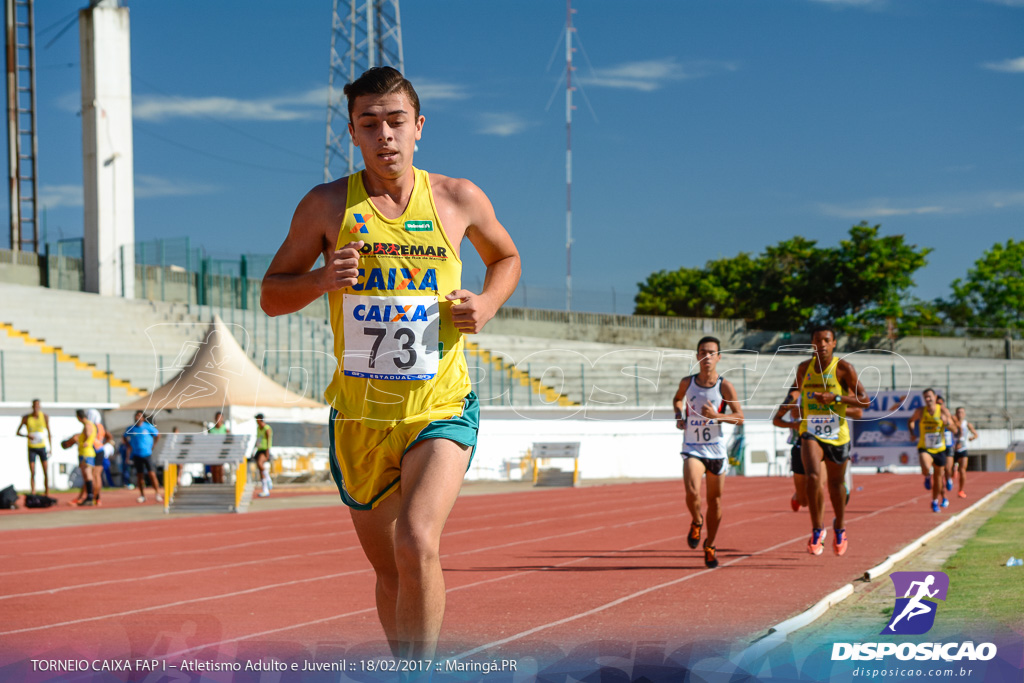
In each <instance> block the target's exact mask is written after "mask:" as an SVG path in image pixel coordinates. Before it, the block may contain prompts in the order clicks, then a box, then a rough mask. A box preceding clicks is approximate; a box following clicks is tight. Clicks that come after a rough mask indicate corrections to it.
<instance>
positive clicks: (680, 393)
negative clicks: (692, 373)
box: [672, 377, 690, 429]
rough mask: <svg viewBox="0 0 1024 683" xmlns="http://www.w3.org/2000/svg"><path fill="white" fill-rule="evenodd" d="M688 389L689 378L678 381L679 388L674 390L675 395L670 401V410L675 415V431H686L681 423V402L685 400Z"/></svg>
mask: <svg viewBox="0 0 1024 683" xmlns="http://www.w3.org/2000/svg"><path fill="white" fill-rule="evenodd" d="M689 388H690V378H689V377H684V378H682V379H681V380H679V388H678V389H676V395H675V397H674V398H673V399H672V409H673V410H674V411H675V415H676V429H686V424H684V422H683V400H684V399H685V398H686V390H687V389H689Z"/></svg>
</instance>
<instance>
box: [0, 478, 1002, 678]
mask: <svg viewBox="0 0 1024 683" xmlns="http://www.w3.org/2000/svg"><path fill="white" fill-rule="evenodd" d="M1015 476H1017V475H1012V474H997V473H977V474H973V476H972V477H971V494H972V497H971V498H968V499H966V500H963V499H959V498H955V497H954V498H952V499H951V503H950V507H949V508H948V509H947V510H946V511H944V512H943V513H941V514H935V513H932V512H931V510H930V508H929V501H930V493H929V492H927V491H925V490H924V489H923V488H922V486H921V477H919V476H897V475H870V476H858V477H856V480H855V484H856V486H857V489H856V491H855V492H854V494H853V497H852V499H851V501H850V506H849V508H848V510H847V529H848V533H849V537H850V549H849V551H848V553H847V554H846V555H845V556H844V557H841V558H840V557H835V556H833V555H832V552H831V546H830V543H829V545H827V546H826V551H825V554H824V555H822V556H819V557H813V556H810V555H808V554H807V552H806V550H805V546H806V542H807V538H808V536H809V529H810V522H809V515H808V513H807V512H806V510H801V511H800V512H799V513H793V512H792V511H791V510H790V509H789V497H790V494H791V492H792V483H791V482H790V480H789V479H786V478H781V477H780V478H750V479H746V478H742V477H730V478H729V479H728V480H727V483H726V487H725V499H724V510H725V517H724V520H723V525H722V528H721V529H720V531H719V537H718V542H717V545H718V549H719V559H720V561H721V563H722V566H721V567H720V568H718V569H715V570H708V569H706V568H705V567H704V564H703V554H702V553H701V552H700V551H699V550H690V549H689V548H687V547H686V544H685V541H684V534H685V532H686V530H687V528H688V522H689V517H688V514H687V513H686V510H685V504H684V502H683V489H682V482H681V481H676V482H656V483H642V484H623V485H616V486H600V487H589V488H581V489H555V490H536V491H529V492H524V493H511V494H495V495H485V496H467V497H463V498H461V499H460V500H459V502H458V503H457V504H456V506H455V509H454V511H453V513H452V515H451V518H450V519H449V522H448V526H447V528H446V530H445V534H444V538H443V542H442V564H443V566H444V570H445V581H446V585H447V589H448V596H447V599H448V605H447V612H446V618H445V624H444V629H443V631H442V643H441V648H440V650H441V652H442V653H445V654H448V655H453V654H465V653H469V652H471V653H474V654H476V653H478V652H479V653H481V656H486V655H487V654H488V653H497V652H499V651H519V652H523V651H527V650H529V649H530V648H539V649H544V648H546V647H549V646H551V645H555V646H557V647H559V648H563V649H567V648H570V647H572V646H573V645H574V644H579V643H588V642H593V641H596V640H599V639H624V640H627V641H630V642H638V641H667V642H686V641H688V640H697V639H700V640H707V639H709V638H725V639H734V638H739V637H744V636H749V635H751V634H755V633H761V632H764V631H765V629H767V628H768V627H769V626H771V625H773V624H775V623H777V622H779V621H782V620H784V619H786V618H788V617H790V616H793V615H794V614H796V613H798V612H800V611H802V610H804V609H806V608H807V607H809V606H810V605H812V604H814V603H815V602H817V601H818V600H819V599H821V598H822V597H823V596H825V595H826V594H828V593H830V592H832V591H833V590H835V589H836V588H838V587H840V586H842V585H843V584H845V583H848V582H850V581H852V580H854V579H856V578H857V577H859V576H860V575H861V574H862V573H863V571H864V570H865V569H867V568H869V567H872V566H874V565H876V564H878V563H880V562H881V561H882V560H884V559H885V557H886V556H888V555H889V554H891V553H893V552H895V551H896V550H898V549H900V548H902V547H903V546H905V545H906V544H907V543H909V542H911V541H912V540H913V539H915V538H917V537H918V536H920V535H922V534H923V533H925V532H927V531H928V530H929V529H932V528H933V527H935V526H937V525H938V524H940V523H941V522H942V521H944V520H945V519H946V518H948V517H949V515H951V514H954V513H956V512H958V511H960V510H962V509H963V508H965V507H967V505H968V504H970V503H973V502H974V501H976V500H978V499H979V498H981V497H982V496H984V495H985V494H987V493H988V492H989V491H992V490H994V489H995V488H997V487H998V486H1000V485H1001V484H1003V483H1004V482H1006V481H1008V480H1010V479H1011V478H1014V477H1015ZM826 514H827V515H828V517H827V519H828V518H830V517H831V515H830V514H829V511H828V510H826ZM0 548H3V552H2V555H0V559H2V560H3V561H2V563H0V614H2V615H3V617H4V618H3V619H2V620H0V643H2V645H0V666H4V665H9V664H11V663H12V662H23V661H24V660H26V659H28V658H59V659H69V658H76V657H82V658H88V659H92V658H97V657H106V658H151V657H163V656H167V657H168V658H169V660H173V659H177V660H181V659H186V658H202V659H206V660H224V659H232V658H239V657H251V656H257V657H258V656H270V655H273V656H277V657H281V658H300V657H317V658H323V657H328V658H329V657H331V656H332V654H331V653H344V652H349V653H352V652H359V653H364V654H367V655H380V654H385V653H386V646H385V644H384V642H383V639H384V634H383V631H382V630H381V628H380V626H379V624H378V621H377V616H376V612H375V609H374V603H373V593H374V578H373V573H372V571H371V570H370V567H369V564H368V563H367V561H366V560H365V558H364V557H363V555H362V552H361V550H360V548H359V544H358V542H357V540H356V537H355V533H354V531H353V528H352V524H351V522H350V520H349V517H348V514H347V511H346V510H345V508H344V507H343V506H341V504H340V503H339V505H338V506H337V507H327V508H323V507H321V508H307V509H297V510H286V511H275V512H253V513H249V514H245V515H219V516H210V517H189V518H181V519H174V520H161V521H153V522H140V523H131V524H107V525H93V526H79V527H73V528H72V527H62V528H55V529H36V530H27V531H8V532H0Z"/></svg>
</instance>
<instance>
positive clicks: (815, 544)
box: [807, 529, 828, 555]
mask: <svg viewBox="0 0 1024 683" xmlns="http://www.w3.org/2000/svg"><path fill="white" fill-rule="evenodd" d="M826 536H828V532H827V531H826V530H825V529H814V530H813V531H811V540H809V541H807V552H809V553H810V554H811V555H821V553H823V552H824V551H825V537H826Z"/></svg>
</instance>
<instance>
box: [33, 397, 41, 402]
mask: <svg viewBox="0 0 1024 683" xmlns="http://www.w3.org/2000/svg"><path fill="white" fill-rule="evenodd" d="M32 402H33V403H42V401H40V400H39V399H38V398H34V399H32Z"/></svg>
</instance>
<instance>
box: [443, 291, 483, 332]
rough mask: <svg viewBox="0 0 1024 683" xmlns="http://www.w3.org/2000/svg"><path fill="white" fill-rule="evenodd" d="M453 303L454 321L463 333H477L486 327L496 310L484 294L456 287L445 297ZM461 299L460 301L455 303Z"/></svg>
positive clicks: (456, 327)
mask: <svg viewBox="0 0 1024 683" xmlns="http://www.w3.org/2000/svg"><path fill="white" fill-rule="evenodd" d="M445 299H447V300H448V301H451V302H453V303H452V323H453V324H454V325H455V329H457V330H458V331H459V332H462V333H463V334H476V333H477V332H479V331H480V330H482V329H484V325H486V324H487V321H488V320H490V319H491V318H493V317H494V310H493V309H492V308H491V306H490V304H489V300H488V299H487V297H486V296H484V295H483V294H474V293H473V292H470V291H469V290H466V289H456V290H455V291H454V292H452V293H451V294H449V295H448V296H446V297H445ZM456 300H459V302H458V303H454V302H455V301H456Z"/></svg>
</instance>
